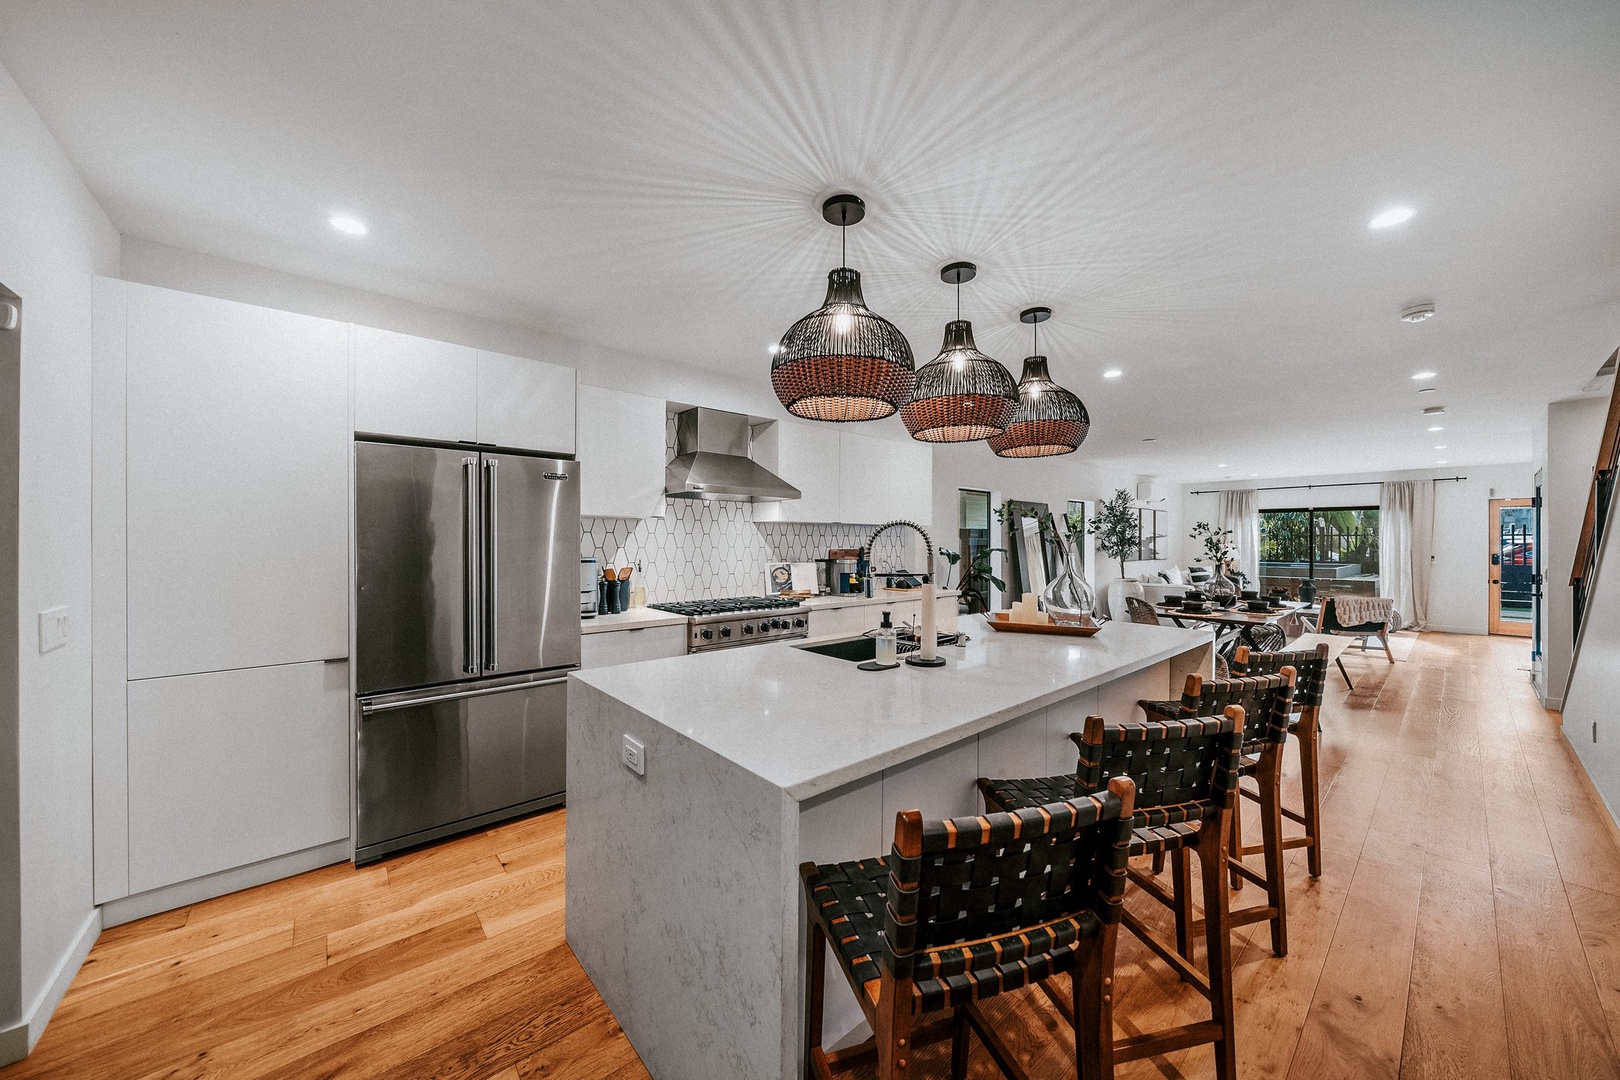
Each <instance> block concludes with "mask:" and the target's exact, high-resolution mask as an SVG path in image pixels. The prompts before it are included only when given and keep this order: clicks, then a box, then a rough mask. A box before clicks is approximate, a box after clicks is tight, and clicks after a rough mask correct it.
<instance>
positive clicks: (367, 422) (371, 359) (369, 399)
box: [354, 326, 479, 442]
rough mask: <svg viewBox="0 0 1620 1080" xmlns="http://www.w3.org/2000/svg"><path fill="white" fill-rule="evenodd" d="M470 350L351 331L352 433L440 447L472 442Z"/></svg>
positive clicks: (473, 364)
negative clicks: (407, 438) (396, 437)
mask: <svg viewBox="0 0 1620 1080" xmlns="http://www.w3.org/2000/svg"><path fill="white" fill-rule="evenodd" d="M478 359H479V353H478V350H476V349H469V348H467V347H466V346H464V345H451V344H449V343H448V342H444V341H432V340H429V339H428V338H419V337H412V336H410V335H409V334H396V333H393V332H392V331H388V330H377V329H373V328H372V327H369V326H356V327H355V328H354V430H356V431H364V432H370V433H372V434H375V435H407V436H411V437H413V438H417V439H435V440H438V441H440V442H475V441H477V439H478V404H479V402H478Z"/></svg>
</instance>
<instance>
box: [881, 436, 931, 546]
mask: <svg viewBox="0 0 1620 1080" xmlns="http://www.w3.org/2000/svg"><path fill="white" fill-rule="evenodd" d="M889 445H890V446H891V447H892V448H893V449H891V450H890V451H889V455H890V456H889V469H888V478H889V508H890V510H891V514H890V516H891V517H897V518H902V519H904V520H906V521H915V522H916V523H917V524H919V525H921V526H922V527H923V528H925V529H926V528H929V527H930V526H931V525H932V524H933V520H934V450H933V447H932V446H930V445H929V444H928V443H923V442H905V443H902V442H896V443H890V444H889Z"/></svg>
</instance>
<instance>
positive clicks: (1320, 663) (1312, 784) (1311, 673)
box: [1232, 645, 1328, 877]
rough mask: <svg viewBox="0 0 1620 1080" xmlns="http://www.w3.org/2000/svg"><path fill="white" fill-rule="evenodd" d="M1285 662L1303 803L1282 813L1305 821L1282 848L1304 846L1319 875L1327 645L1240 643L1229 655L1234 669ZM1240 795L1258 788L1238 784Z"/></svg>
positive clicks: (1249, 850)
mask: <svg viewBox="0 0 1620 1080" xmlns="http://www.w3.org/2000/svg"><path fill="white" fill-rule="evenodd" d="M1285 667H1291V668H1293V669H1294V672H1295V676H1294V709H1295V710H1296V712H1295V713H1294V718H1293V719H1292V720H1290V721H1289V723H1288V733H1289V734H1290V735H1292V736H1294V745H1295V746H1297V747H1299V786H1300V788H1301V789H1302V791H1303V794H1304V805H1303V807H1301V809H1299V810H1297V811H1296V810H1293V809H1290V808H1289V807H1288V806H1286V805H1285V806H1283V807H1282V808H1281V809H1282V816H1283V817H1285V818H1287V819H1288V820H1290V821H1293V822H1296V823H1298V824H1300V825H1303V826H1304V827H1305V835H1304V836H1290V837H1286V838H1284V840H1283V842H1282V846H1283V847H1284V848H1285V849H1291V848H1301V847H1302V848H1306V849H1308V850H1307V851H1306V852H1305V860H1306V866H1307V868H1308V869H1309V871H1310V875H1311V877H1321V876H1322V789H1321V778H1320V770H1319V767H1318V755H1319V754H1320V752H1321V746H1322V730H1321V729H1322V719H1321V717H1322V712H1321V710H1322V695H1323V693H1324V692H1325V691H1326V690H1327V672H1328V647H1327V646H1326V645H1318V646H1317V647H1316V648H1315V649H1314V650H1311V651H1309V652H1306V651H1304V650H1301V651H1297V652H1250V651H1249V650H1247V649H1239V650H1238V651H1237V653H1236V654H1235V655H1234V657H1233V664H1232V673H1233V674H1235V675H1269V674H1272V673H1274V672H1278V671H1281V670H1282V669H1283V668H1285ZM1240 790H1241V791H1242V792H1243V794H1244V795H1246V796H1248V797H1249V798H1251V799H1258V794H1259V793H1258V792H1255V793H1251V792H1250V791H1249V790H1248V789H1247V788H1240ZM1258 850H1259V848H1256V847H1244V848H1242V849H1241V851H1240V854H1242V855H1253V854H1254V853H1255V852H1257V851H1258Z"/></svg>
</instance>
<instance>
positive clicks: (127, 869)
mask: <svg viewBox="0 0 1620 1080" xmlns="http://www.w3.org/2000/svg"><path fill="white" fill-rule="evenodd" d="M95 290H96V292H95V308H96V310H95V334H94V350H95V352H94V368H93V380H94V401H93V410H94V424H95V429H96V437H95V449H94V475H95V478H96V479H95V487H94V494H93V499H94V510H93V522H94V529H93V548H94V572H95V577H96V592H95V610H94V612H93V613H92V619H93V622H94V625H95V628H96V639H95V640H96V645H95V648H94V650H93V652H94V657H93V666H94V674H95V680H94V742H95V785H94V790H95V796H94V800H95V801H94V809H95V837H96V845H95V846H96V879H95V881H96V899H97V901H98V902H102V901H107V900H114V899H118V898H119V897H122V896H126V895H129V894H131V893H135V892H140V891H143V890H147V889H152V888H157V887H160V886H164V885H170V884H174V883H175V882H178V881H182V880H185V879H188V878H193V877H197V876H199V875H203V874H209V873H214V872H217V871H223V870H228V869H232V868H235V867H240V866H244V865H246V864H249V863H252V862H256V861H259V860H261V859H265V858H269V857H274V856H279V855H285V854H289V853H291V852H296V851H302V850H307V849H311V848H317V847H320V846H321V845H326V844H332V843H335V842H339V841H343V840H344V839H345V838H346V837H347V836H348V831H349V829H348V825H349V823H348V801H349V799H348V791H349V789H348V765H347V757H348V744H349V728H348V707H347V699H348V669H347V664H346V662H345V661H346V657H347V655H348V640H349V632H348V592H349V573H348V562H349V554H348V551H349V543H348V517H349V481H348V468H349V466H348V462H349V435H350V427H349V406H348V385H349V328H348V327H347V326H346V325H345V324H342V323H335V322H331V321H329V320H325V319H314V318H309V317H307V316H302V315H292V314H288V313H286V312H278V311H269V310H266V309H264V308H257V307H252V306H249V305H245V304H237V303H231V302H229V301H223V300H215V299H211V298H207V297H201V296H193V295H190V294H186V293H178V292H172V291H170V290H166V289H156V288H151V287H148V286H140V285H132V284H129V283H126V282H117V281H109V280H98V281H97V282H96V286H95ZM291 718H296V722H284V721H287V720H289V719H291ZM315 762H320V763H322V764H321V766H320V767H316V766H315V765H314V763H315ZM290 804H297V805H296V806H292V805H290Z"/></svg>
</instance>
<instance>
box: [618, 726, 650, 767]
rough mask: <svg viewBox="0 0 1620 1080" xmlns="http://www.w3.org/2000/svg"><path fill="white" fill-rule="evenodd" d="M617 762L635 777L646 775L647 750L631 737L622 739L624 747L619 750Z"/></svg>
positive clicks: (627, 736)
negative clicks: (621, 763)
mask: <svg viewBox="0 0 1620 1080" xmlns="http://www.w3.org/2000/svg"><path fill="white" fill-rule="evenodd" d="M619 760H620V761H622V762H624V767H625V768H627V769H629V770H630V771H631V772H633V773H635V774H636V775H637V776H646V775H647V748H646V747H645V746H643V745H642V744H641V743H640V741H638V740H637V739H635V738H633V737H632V736H629V735H626V736H625V737H624V745H623V746H621V747H620V748H619Z"/></svg>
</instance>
